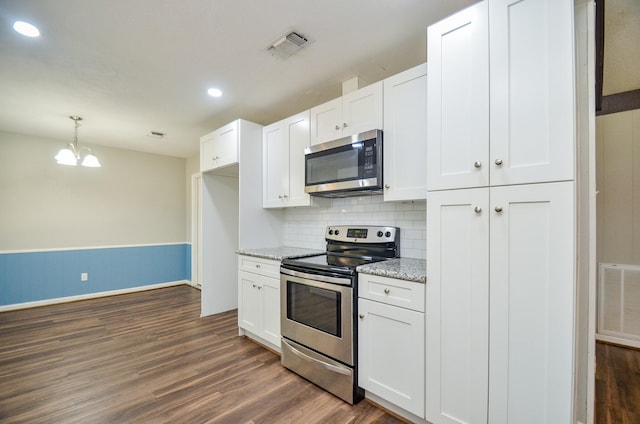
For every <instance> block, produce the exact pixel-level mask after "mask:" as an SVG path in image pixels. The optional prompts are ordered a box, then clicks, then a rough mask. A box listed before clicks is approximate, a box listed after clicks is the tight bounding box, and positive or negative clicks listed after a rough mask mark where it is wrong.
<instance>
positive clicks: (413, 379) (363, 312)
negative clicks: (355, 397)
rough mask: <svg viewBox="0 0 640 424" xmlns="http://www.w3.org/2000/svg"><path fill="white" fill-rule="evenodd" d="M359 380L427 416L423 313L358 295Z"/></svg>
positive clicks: (386, 396) (384, 395) (368, 388)
mask: <svg viewBox="0 0 640 424" xmlns="http://www.w3.org/2000/svg"><path fill="white" fill-rule="evenodd" d="M358 310H359V316H360V319H359V327H358V349H359V353H358V364H359V376H358V384H359V385H360V386H361V387H362V388H364V389H365V390H367V391H369V392H371V393H374V394H376V395H378V396H380V397H382V398H384V399H385V400H388V401H389V402H391V403H393V404H395V405H398V406H399V407H401V408H403V409H405V410H407V411H409V412H411V413H414V414H416V415H418V416H420V417H424V378H425V377H424V314H423V313H421V312H416V311H410V310H408V309H404V308H398V307H395V306H390V305H385V304H383V303H378V302H372V301H370V300H366V299H358Z"/></svg>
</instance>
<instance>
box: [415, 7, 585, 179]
mask: <svg viewBox="0 0 640 424" xmlns="http://www.w3.org/2000/svg"><path fill="white" fill-rule="evenodd" d="M572 4H573V3H571V2H569V1H557V0H522V1H520V0H517V1H516V0H489V1H484V2H482V3H478V4H476V5H474V6H471V7H470V8H468V9H465V10H463V11H461V12H459V13H457V14H455V15H453V16H451V17H449V18H447V19H445V20H443V21H441V22H439V23H437V24H435V25H432V26H430V27H429V29H428V37H427V40H428V41H427V43H428V56H429V82H428V85H429V88H428V90H429V98H428V112H427V115H428V129H427V134H428V137H427V141H428V143H429V145H430V147H429V157H428V158H427V163H428V166H427V172H428V177H427V187H428V189H429V190H445V189H455V188H464V187H482V186H488V185H492V186H497V185H511V184H526V183H540V182H553V181H565V180H571V179H573V178H574V162H573V157H574V154H573V152H574V150H575V134H574V132H575V118H574V116H575V115H574V110H575V104H574V103H575V96H574V81H573V74H574V65H573V61H574V55H573V26H572V22H573V8H572Z"/></svg>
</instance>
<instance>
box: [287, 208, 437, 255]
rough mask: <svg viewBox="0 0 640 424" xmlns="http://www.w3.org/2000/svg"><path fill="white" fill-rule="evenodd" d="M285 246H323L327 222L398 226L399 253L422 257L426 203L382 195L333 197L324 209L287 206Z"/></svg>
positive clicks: (316, 247)
mask: <svg viewBox="0 0 640 424" xmlns="http://www.w3.org/2000/svg"><path fill="white" fill-rule="evenodd" d="M285 219H286V222H285V239H284V240H285V245H287V246H292V247H305V248H310V249H324V248H325V241H324V231H325V228H326V227H327V225H345V224H356V225H358V224H359V225H389V226H395V227H400V256H402V257H406V258H416V259H425V257H426V254H425V253H426V238H425V237H426V202H425V201H424V200H416V201H409V202H383V200H382V196H363V197H348V198H344V199H333V200H332V201H331V206H329V207H324V208H319V207H315V208H289V209H286V212H285Z"/></svg>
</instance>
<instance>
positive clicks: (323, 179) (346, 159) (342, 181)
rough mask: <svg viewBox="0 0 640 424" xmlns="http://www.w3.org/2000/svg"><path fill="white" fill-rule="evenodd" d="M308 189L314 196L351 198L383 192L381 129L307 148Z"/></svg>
mask: <svg viewBox="0 0 640 424" xmlns="http://www.w3.org/2000/svg"><path fill="white" fill-rule="evenodd" d="M304 153H305V156H304V161H305V187H304V191H305V192H307V193H309V194H310V195H312V196H322V197H348V196H360V195H370V194H381V193H382V130H371V131H367V132H363V133H360V134H354V135H352V136H349V137H344V138H340V139H338V140H333V141H329V142H327V143H322V144H316V145H314V146H310V147H307V148H306V149H304Z"/></svg>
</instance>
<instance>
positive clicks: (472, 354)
mask: <svg viewBox="0 0 640 424" xmlns="http://www.w3.org/2000/svg"><path fill="white" fill-rule="evenodd" d="M574 196H575V195H574V183H573V182H571V181H567V182H557V183H544V184H530V185H518V186H504V187H490V188H488V187H487V188H478V189H465V190H449V191H441V192H430V193H429V194H428V199H427V234H429V236H428V238H427V264H428V267H427V281H428V283H427V286H426V289H427V310H428V311H429V313H428V314H427V317H426V323H427V331H426V335H427V336H426V374H427V388H426V419H427V420H428V421H429V422H431V423H434V424H452V423H470V424H474V423H491V424H508V423H518V424H521V423H522V424H539V423H570V422H572V409H573V387H574V378H573V370H574V358H573V350H574V335H573V331H574V322H573V317H574V314H575V310H574V308H575V306H574V303H575V274H574V272H575V271H574V268H575V258H574V256H575V246H574V240H575V228H574V213H575V212H574V198H575V197H574Z"/></svg>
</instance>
